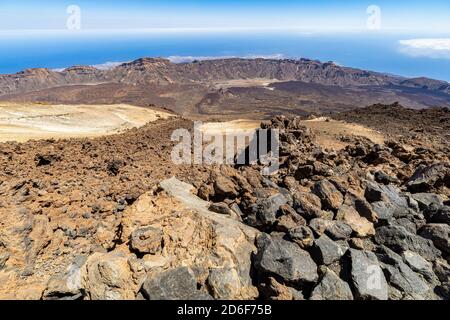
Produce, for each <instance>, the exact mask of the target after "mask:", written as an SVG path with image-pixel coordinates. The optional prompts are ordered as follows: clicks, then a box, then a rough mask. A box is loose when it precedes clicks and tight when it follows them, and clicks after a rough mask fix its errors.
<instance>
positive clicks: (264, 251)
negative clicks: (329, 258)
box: [254, 234, 318, 283]
mask: <svg viewBox="0 0 450 320" xmlns="http://www.w3.org/2000/svg"><path fill="white" fill-rule="evenodd" d="M257 247H258V253H257V254H256V257H255V261H254V262H255V267H256V269H257V270H258V271H259V272H261V273H266V274H269V275H270V274H274V275H278V276H279V277H281V278H282V279H283V280H284V281H287V282H291V283H298V282H315V281H317V279H318V274H317V266H316V264H315V263H314V261H313V260H312V258H311V256H310V255H309V253H308V252H306V251H304V250H302V249H301V248H300V247H299V246H298V245H296V244H294V243H291V242H288V241H285V240H282V239H275V238H272V237H270V236H269V235H267V234H262V235H261V236H259V237H258V239H257Z"/></svg>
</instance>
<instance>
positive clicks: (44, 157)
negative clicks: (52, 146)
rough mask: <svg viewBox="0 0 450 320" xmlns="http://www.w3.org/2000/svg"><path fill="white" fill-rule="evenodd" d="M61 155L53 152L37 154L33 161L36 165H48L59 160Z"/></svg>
mask: <svg viewBox="0 0 450 320" xmlns="http://www.w3.org/2000/svg"><path fill="white" fill-rule="evenodd" d="M61 159H62V158H61V156H60V155H58V154H55V153H49V154H37V155H36V157H35V159H34V160H35V162H36V166H37V167H42V166H49V165H53V164H54V163H56V162H58V161H61Z"/></svg>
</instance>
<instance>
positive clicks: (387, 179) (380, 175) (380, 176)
mask: <svg viewBox="0 0 450 320" xmlns="http://www.w3.org/2000/svg"><path fill="white" fill-rule="evenodd" d="M374 177H375V181H376V182H379V183H383V184H390V183H394V184H399V183H400V180H398V179H397V177H391V176H389V175H387V174H386V173H384V172H383V171H377V172H375V175H374Z"/></svg>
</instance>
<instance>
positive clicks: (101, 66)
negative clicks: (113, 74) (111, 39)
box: [92, 61, 124, 70]
mask: <svg viewBox="0 0 450 320" xmlns="http://www.w3.org/2000/svg"><path fill="white" fill-rule="evenodd" d="M123 63H124V62H115V61H108V62H105V63H101V64H94V65H93V66H92V67H94V68H97V69H99V70H110V69H114V68H115V67H118V66H120V65H121V64H123Z"/></svg>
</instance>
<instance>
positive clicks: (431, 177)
mask: <svg viewBox="0 0 450 320" xmlns="http://www.w3.org/2000/svg"><path fill="white" fill-rule="evenodd" d="M448 171H449V169H448V168H447V167H446V166H445V164H443V163H437V164H433V165H431V166H424V165H421V166H419V167H418V168H417V170H416V171H415V172H414V174H413V176H412V177H411V178H410V179H409V180H408V181H407V182H406V187H407V188H408V190H410V191H411V192H427V191H429V190H431V189H432V188H433V187H435V186H439V185H440V184H441V183H443V180H444V178H445V175H446V174H448Z"/></svg>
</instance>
